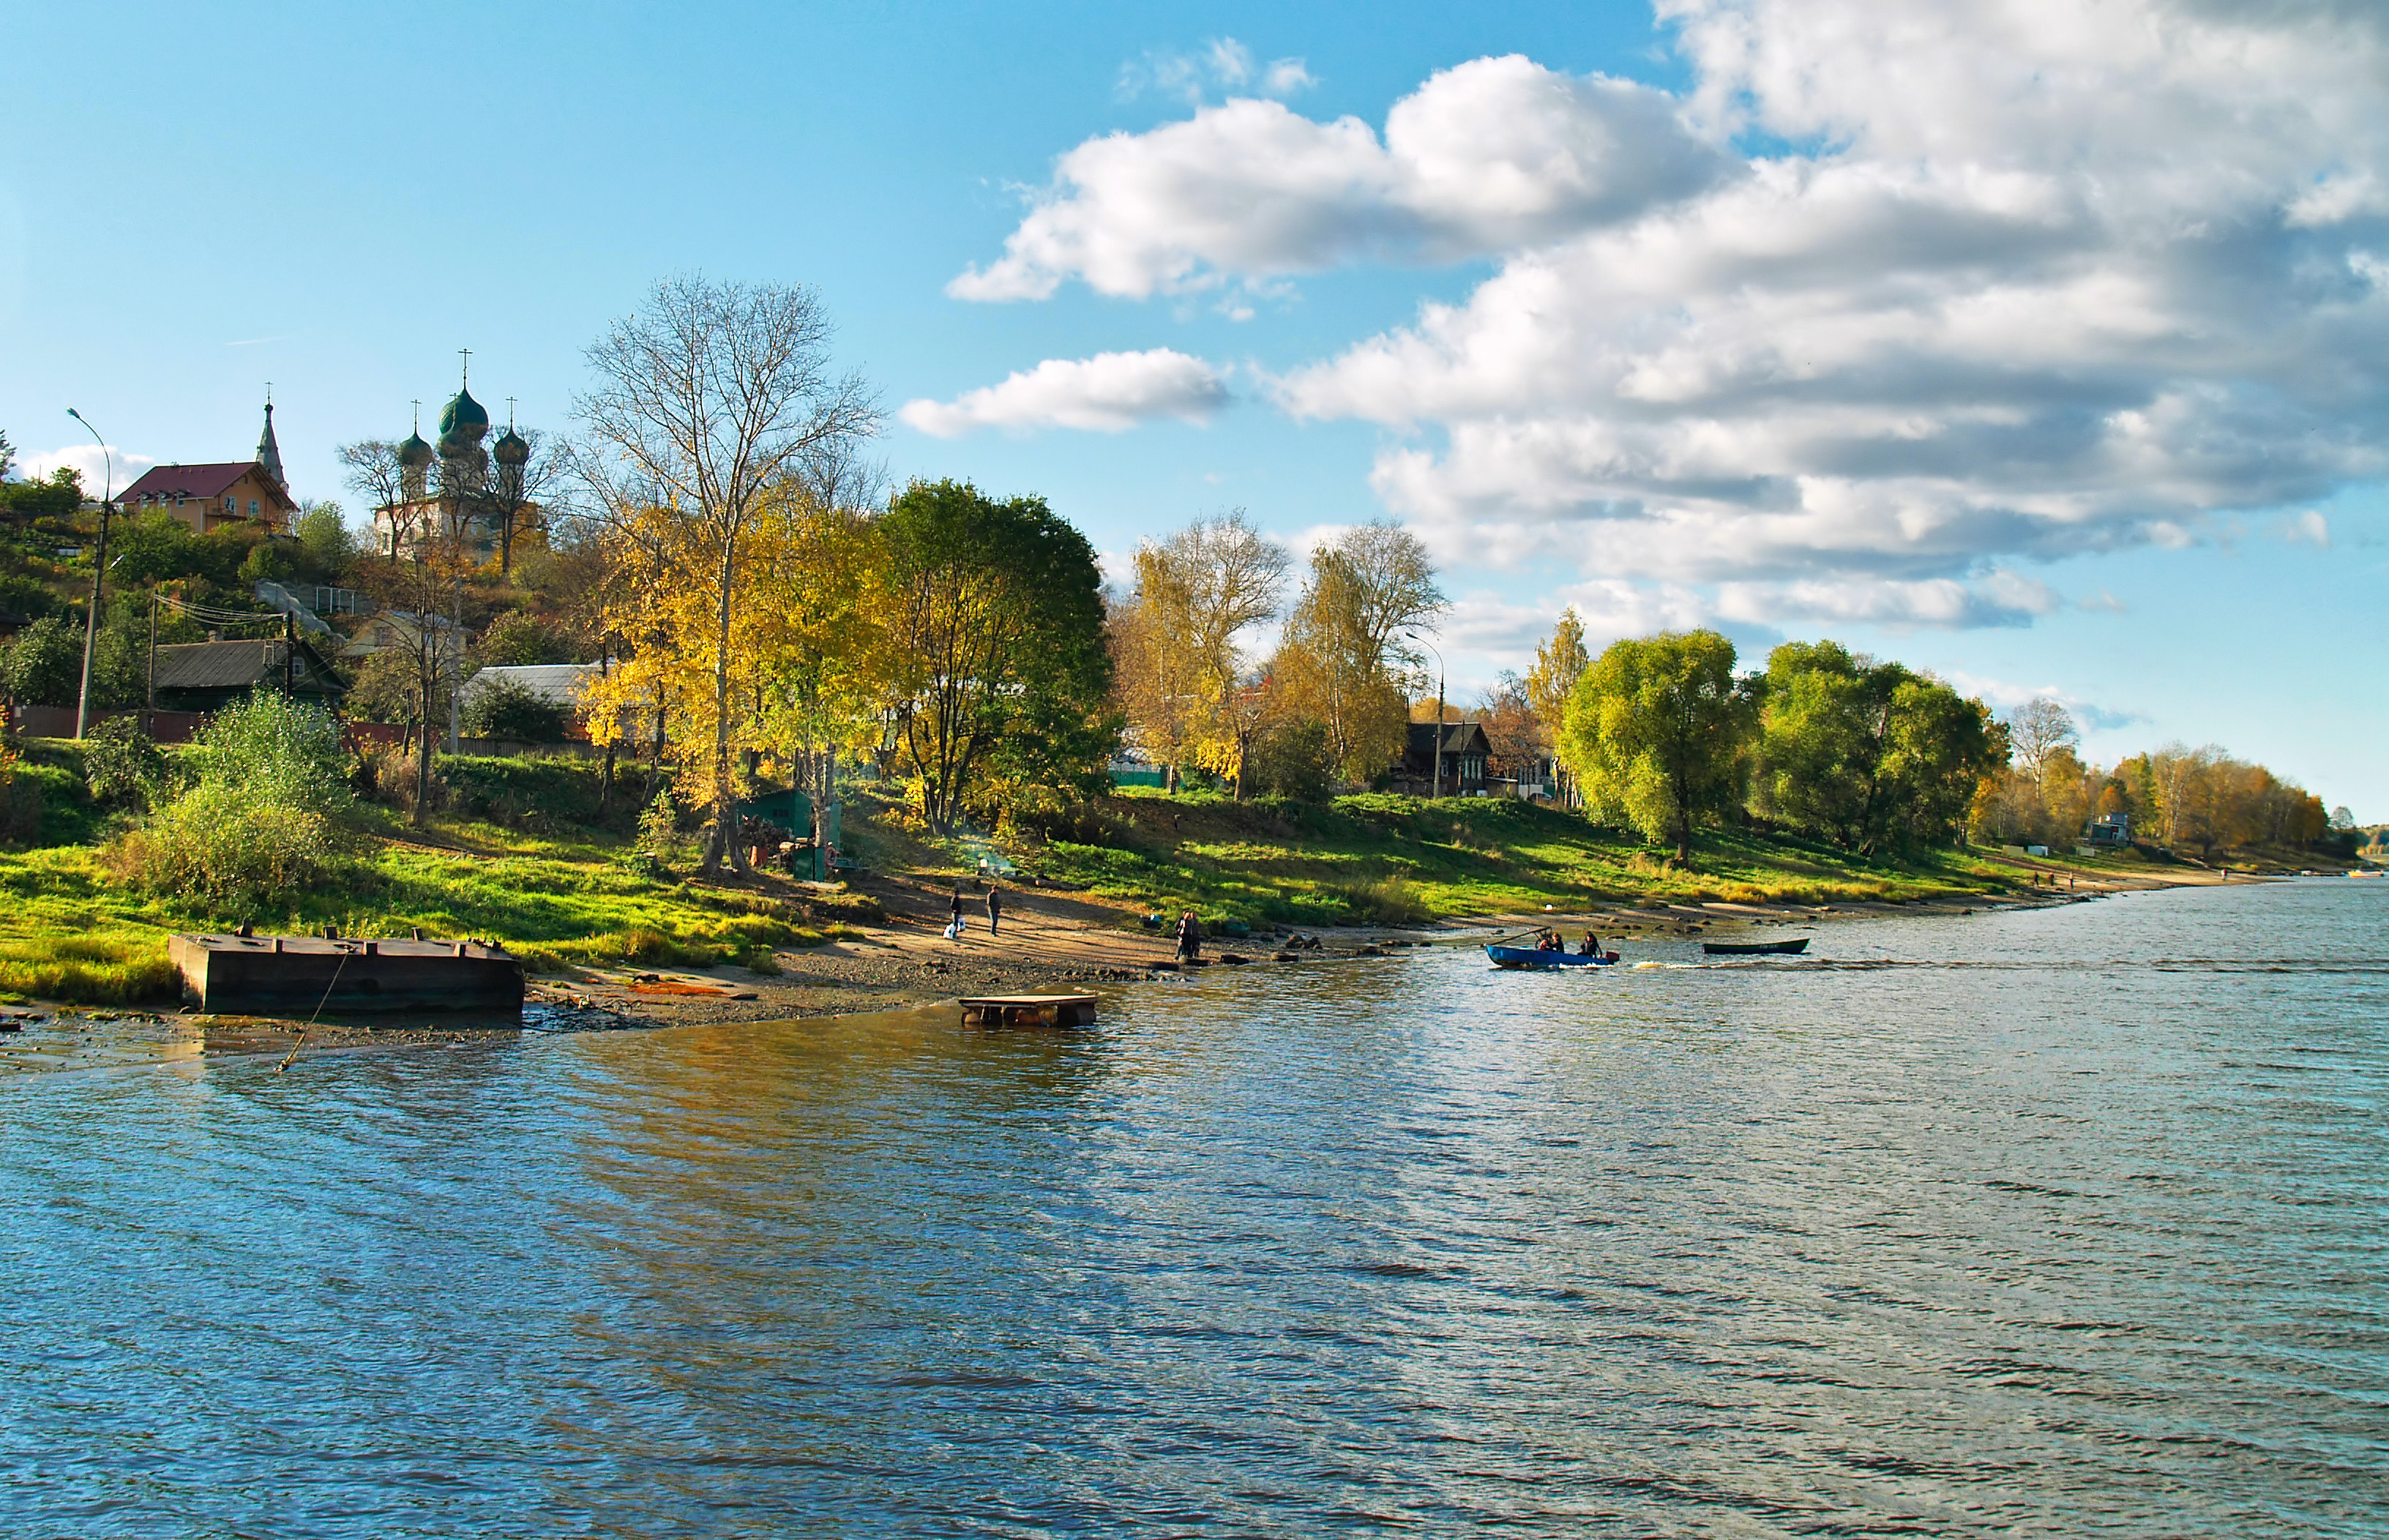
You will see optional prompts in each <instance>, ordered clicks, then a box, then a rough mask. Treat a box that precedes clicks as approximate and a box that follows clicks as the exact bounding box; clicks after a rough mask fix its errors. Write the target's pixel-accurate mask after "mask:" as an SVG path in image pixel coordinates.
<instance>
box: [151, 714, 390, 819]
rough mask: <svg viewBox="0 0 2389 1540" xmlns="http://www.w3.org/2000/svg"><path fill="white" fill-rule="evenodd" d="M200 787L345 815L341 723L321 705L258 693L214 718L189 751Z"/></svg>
mask: <svg viewBox="0 0 2389 1540" xmlns="http://www.w3.org/2000/svg"><path fill="white" fill-rule="evenodd" d="M191 757H192V760H193V762H194V764H195V766H196V767H197V769H198V778H199V781H200V782H201V783H218V784H222V785H226V786H233V787H236V788H238V789H239V790H240V791H241V793H242V794H243V795H246V796H248V797H249V799H250V800H252V801H256V802H261V803H273V804H275V805H278V806H281V807H286V808H299V809H301V810H303V811H307V812H312V813H314V814H317V815H318V816H320V817H323V818H326V819H338V818H340V817H342V816H344V815H345V814H347V813H348V811H349V809H350V808H351V805H352V803H353V802H354V798H353V797H352V796H351V794H350V792H349V783H348V754H347V751H346V750H344V749H343V748H342V747H341V746H340V724H339V723H338V722H336V721H334V720H333V719H332V718H331V715H330V713H328V712H326V711H325V710H324V709H323V708H322V707H320V706H309V705H306V704H304V703H302V702H299V701H291V700H286V699H284V698H283V697H282V696H280V695H276V694H265V693H263V692H261V693H259V694H254V695H251V696H249V698H248V699H247V700H243V701H236V702H234V703H233V704H232V705H231V706H226V707H224V709H223V710H222V711H219V712H217V713H216V716H215V719H214V720H213V721H211V722H210V723H208V725H207V727H206V728H205V729H203V730H202V731H201V732H200V733H199V737H198V743H197V744H195V745H193V746H192V749H191Z"/></svg>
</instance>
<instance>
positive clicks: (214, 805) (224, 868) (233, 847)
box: [108, 695, 354, 913]
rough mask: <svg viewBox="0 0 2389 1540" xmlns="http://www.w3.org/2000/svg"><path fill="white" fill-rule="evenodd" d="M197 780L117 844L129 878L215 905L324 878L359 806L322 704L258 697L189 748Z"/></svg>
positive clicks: (278, 896)
mask: <svg viewBox="0 0 2389 1540" xmlns="http://www.w3.org/2000/svg"><path fill="white" fill-rule="evenodd" d="M191 762H192V763H193V765H194V766H195V767H196V769H197V770H198V782H197V783H196V784H194V785H193V786H192V787H191V789H190V790H188V791H186V792H185V793H184V794H183V795H181V796H180V797H178V798H176V799H175V800H174V801H173V803H172V804H171V805H169V806H168V807H166V808H163V809H161V810H160V812H158V813H157V814H156V815H155V816H154V817H153V818H151V820H150V821H149V822H148V824H147V826H146V827H143V828H140V829H136V830H134V831H133V832H132V833H130V834H126V835H124V836H123V837H122V838H121V839H120V840H118V841H117V843H116V844H115V845H114V846H111V847H110V849H109V856H108V859H109V865H110V866H111V867H112V868H113V869H114V871H115V872H116V874H117V875H118V876H119V877H120V878H121V880H123V881H125V882H128V883H131V884H134V885H137V886H140V887H144V888H147V889H148V890H149V891H150V892H152V893H156V894H159V895H160V896H164V897H184V898H195V899H198V901H199V902H200V903H201V904H203V905H204V906H206V907H207V908H209V909H211V910H235V911H239V912H245V913H255V912H257V911H259V910H262V909H264V908H265V907H267V906H268V905H272V904H275V903H277V902H280V901H282V900H285V899H287V898H290V897H295V896H296V895H297V894H298V893H299V892H300V890H301V889H302V888H305V887H308V886H310V885H314V884H316V883H318V882H320V881H322V880H323V879H324V878H325V877H326V875H327V874H328V873H329V872H330V871H331V869H332V868H333V867H334V866H335V865H336V864H337V863H338V862H339V859H340V856H341V850H340V838H339V833H340V832H339V819H341V818H343V817H345V816H346V815H347V814H348V813H349V812H350V811H351V809H352V808H353V806H354V803H353V799H352V798H351V795H350V792H349V787H348V783H347V779H346V776H345V775H344V773H343V770H344V762H343V758H342V755H341V752H340V733H339V726H338V725H337V724H336V723H334V722H333V720H332V719H331V718H330V717H328V716H326V714H325V713H324V712H323V711H321V710H319V709H317V708H316V707H314V706H302V705H299V704H297V703H295V702H291V701H287V700H284V699H283V698H282V697H280V696H278V695H252V696H251V697H249V699H248V700H245V701H242V702H240V703H238V704H237V705H235V706H230V707H228V708H226V709H225V710H224V711H223V712H220V713H219V714H218V715H217V717H216V719H215V720H214V721H212V722H211V723H209V724H208V726H207V729H206V731H205V732H201V733H200V734H199V740H198V744H197V745H195V746H194V747H193V748H192V750H191Z"/></svg>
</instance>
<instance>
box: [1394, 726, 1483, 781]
mask: <svg viewBox="0 0 2389 1540" xmlns="http://www.w3.org/2000/svg"><path fill="white" fill-rule="evenodd" d="M1438 727H1439V730H1440V732H1441V733H1442V736H1443V780H1442V781H1441V783H1437V780H1436V773H1435V772H1436V735H1437V731H1438ZM1492 757H1493V744H1492V741H1491V740H1490V739H1488V738H1487V737H1486V736H1485V729H1484V728H1482V727H1480V726H1478V725H1477V724H1476V723H1475V722H1444V723H1441V724H1437V723H1435V722H1412V723H1411V724H1410V735H1409V737H1408V738H1407V739H1406V740H1405V742H1404V743H1403V745H1402V757H1401V762H1400V763H1399V764H1398V765H1396V766H1395V767H1394V789H1395V790H1396V791H1399V792H1407V793H1409V794H1410V795H1413V796H1483V795H1485V786H1486V766H1487V764H1488V761H1490V760H1491V758H1492Z"/></svg>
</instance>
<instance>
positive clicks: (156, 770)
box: [83, 717, 166, 809]
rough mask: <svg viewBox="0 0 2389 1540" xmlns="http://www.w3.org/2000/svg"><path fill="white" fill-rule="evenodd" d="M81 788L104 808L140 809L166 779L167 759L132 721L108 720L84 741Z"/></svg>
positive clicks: (137, 720)
mask: <svg viewBox="0 0 2389 1540" xmlns="http://www.w3.org/2000/svg"><path fill="white" fill-rule="evenodd" d="M165 778H166V757H165V755H164V754H162V753H160V751H159V748H158V745H157V743H156V741H155V740H153V739H152V738H151V737H150V736H149V734H147V732H142V731H141V722H140V719H138V718H134V717H110V718H109V719H108V720H106V721H104V722H102V723H100V724H99V725H98V726H97V727H96V728H94V729H92V730H91V732H89V733H88V734H86V735H85V736H84V738H83V784H84V785H86V786H88V787H90V788H91V799H92V800H93V801H94V802H97V803H100V804H102V805H104V806H112V807H120V808H136V809H137V808H146V807H147V806H148V805H149V799H150V796H151V795H152V794H153V791H154V789H155V788H156V787H157V786H158V785H160V783H162V782H163V781H164V780H165Z"/></svg>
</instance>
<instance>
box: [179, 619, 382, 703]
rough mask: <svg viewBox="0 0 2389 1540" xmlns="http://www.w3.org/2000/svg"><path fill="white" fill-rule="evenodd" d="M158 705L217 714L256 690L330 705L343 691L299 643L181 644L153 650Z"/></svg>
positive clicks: (313, 652)
mask: <svg viewBox="0 0 2389 1540" xmlns="http://www.w3.org/2000/svg"><path fill="white" fill-rule="evenodd" d="M155 668H156V672H155V674H154V675H153V676H152V677H153V678H154V679H155V680H156V681H157V690H158V705H159V707H160V709H162V710H167V711H219V710H222V709H223V708H224V707H225V706H230V705H231V704H232V703H233V702H235V701H236V700H239V699H241V698H242V697H244V696H246V695H248V694H251V693H252V692H255V691H258V690H269V691H280V690H284V689H287V690H288V691H289V692H290V694H291V695H292V696H293V697H295V698H297V699H299V700H312V701H314V702H317V703H318V704H320V705H325V706H330V705H333V704H335V703H336V702H338V700H339V697H340V695H341V694H343V693H344V691H345V690H346V688H347V687H346V686H344V685H343V684H341V682H340V677H339V674H337V673H335V672H334V671H333V669H332V666H331V664H330V663H329V662H328V661H326V659H325V657H324V655H323V654H321V653H319V652H317V651H316V650H315V649H314V648H313V647H312V646H310V645H309V644H308V643H306V642H305V641H304V640H301V641H299V642H295V643H293V642H286V641H284V640H283V639H282V638H280V637H274V638H271V639H269V640H266V641H260V642H184V643H174V644H172V645H170V646H164V647H160V648H159V649H158V652H157V661H156V664H155Z"/></svg>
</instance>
